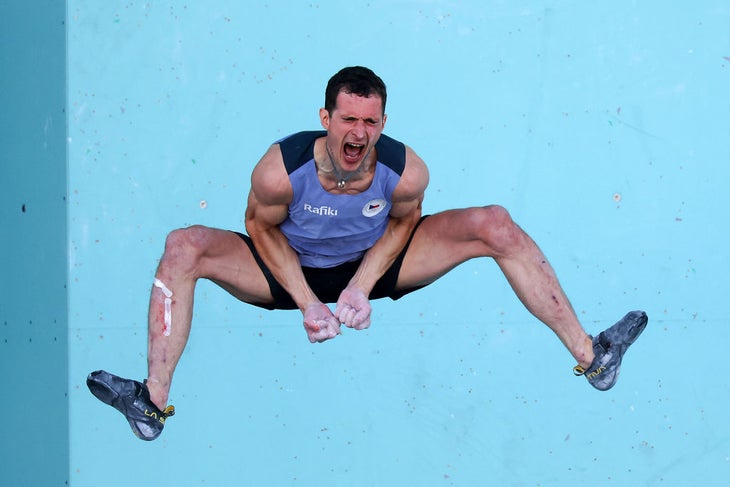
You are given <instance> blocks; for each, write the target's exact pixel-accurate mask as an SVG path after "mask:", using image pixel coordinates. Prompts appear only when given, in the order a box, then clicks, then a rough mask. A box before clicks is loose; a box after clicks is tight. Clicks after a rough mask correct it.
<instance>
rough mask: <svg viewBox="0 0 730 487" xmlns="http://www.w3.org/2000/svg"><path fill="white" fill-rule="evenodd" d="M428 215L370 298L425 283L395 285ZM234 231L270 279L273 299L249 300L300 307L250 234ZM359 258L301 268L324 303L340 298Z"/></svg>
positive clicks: (393, 294)
mask: <svg viewBox="0 0 730 487" xmlns="http://www.w3.org/2000/svg"><path fill="white" fill-rule="evenodd" d="M426 218H427V216H423V217H421V219H420V220H419V221H418V223H417V224H416V226H415V227H414V228H413V232H412V233H411V236H410V237H409V238H408V242H406V245H405V247H403V250H402V251H401V253H400V254H398V257H396V259H395V261H394V262H393V264H392V265H391V266H390V268H388V270H387V271H385V274H383V276H382V277H381V278H380V279H379V280H378V282H377V283H375V287H373V290H372V292H371V293H370V299H380V298H391V299H393V300H395V299H400V298H402V297H403V296H405V295H406V294H408V293H411V292H413V291H416V290H418V289H421V288H422V287H423V286H417V287H413V288H408V289H401V290H399V291H396V290H395V285H396V283H397V282H398V274H399V273H400V268H401V265H403V259H404V258H405V256H406V252H407V251H408V247H409V246H410V244H411V240H413V234H414V233H416V229H417V228H418V226H419V225H420V224H421V222H423V220H424V219H426ZM234 233H236V234H237V235H238V236H239V237H241V238H242V239H243V241H244V242H246V244H247V245H248V248H249V249H250V250H251V253H252V254H253V256H254V258H255V259H256V263H257V264H258V265H259V267H260V268H261V272H263V273H264V277H266V281H267V282H268V283H269V289H270V290H271V295H272V296H273V297H274V302H273V303H253V302H252V303H250V304H253V305H255V306H258V307H260V308H265V309H297V305H296V304H295V303H294V300H293V299H292V297H291V296H290V295H289V293H288V292H287V291H286V289H284V288H283V287H282V286H281V284H279V282H278V281H277V280H276V279H275V278H274V275H273V274H272V273H271V271H270V270H269V268H268V267H267V266H266V264H264V261H263V260H261V256H259V253H258V252H257V251H256V247H254V245H253V242H252V241H251V237H249V236H248V235H244V234H243V233H238V232H234ZM360 262H362V259H358V260H355V261H352V262H346V263H344V264H340V265H338V266H335V267H327V268H322V269H320V268H317V267H305V266H302V272H304V277H305V279H306V280H307V283H308V284H309V287H311V288H312V291H314V294H315V295H316V296H317V297H318V298H319V299H320V301H322V302H323V303H335V302H337V300H338V299H339V297H340V293H341V292H342V290H343V289H345V287H347V284H348V283H349V282H350V279H352V276H354V275H355V272H356V271H357V269H358V267H359V266H360Z"/></svg>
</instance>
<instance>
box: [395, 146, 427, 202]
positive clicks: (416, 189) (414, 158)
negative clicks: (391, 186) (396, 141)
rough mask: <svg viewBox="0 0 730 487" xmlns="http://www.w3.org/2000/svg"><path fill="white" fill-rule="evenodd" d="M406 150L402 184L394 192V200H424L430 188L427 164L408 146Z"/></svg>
mask: <svg viewBox="0 0 730 487" xmlns="http://www.w3.org/2000/svg"><path fill="white" fill-rule="evenodd" d="M404 149H405V164H404V168H403V174H401V178H400V182H399V183H398V186H396V188H395V191H394V192H393V199H394V200H412V199H419V198H423V194H424V193H425V191H426V187H427V186H428V180H429V174H428V167H427V166H426V163H425V162H423V159H421V158H420V157H419V156H418V154H416V152H415V151H414V150H413V149H411V148H410V147H408V146H404Z"/></svg>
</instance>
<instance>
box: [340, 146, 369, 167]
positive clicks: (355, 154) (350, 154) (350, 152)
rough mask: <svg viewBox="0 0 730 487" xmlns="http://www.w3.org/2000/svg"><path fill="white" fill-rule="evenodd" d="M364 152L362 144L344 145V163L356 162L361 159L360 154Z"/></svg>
mask: <svg viewBox="0 0 730 487" xmlns="http://www.w3.org/2000/svg"><path fill="white" fill-rule="evenodd" d="M364 150H365V145H364V144H353V143H350V142H347V143H345V148H344V155H345V161H347V162H350V163H353V162H358V161H359V160H360V159H361V158H362V153H363V151H364Z"/></svg>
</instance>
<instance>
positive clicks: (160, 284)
mask: <svg viewBox="0 0 730 487" xmlns="http://www.w3.org/2000/svg"><path fill="white" fill-rule="evenodd" d="M155 287H159V288H160V289H162V294H164V295H165V297H166V298H171V297H172V291H170V290H169V289H167V286H165V283H164V282H162V281H160V280H159V279H155Z"/></svg>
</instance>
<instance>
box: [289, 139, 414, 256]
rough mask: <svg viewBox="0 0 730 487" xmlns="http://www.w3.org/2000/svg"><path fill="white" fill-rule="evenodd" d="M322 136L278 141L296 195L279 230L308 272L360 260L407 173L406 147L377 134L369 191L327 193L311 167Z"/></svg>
mask: <svg viewBox="0 0 730 487" xmlns="http://www.w3.org/2000/svg"><path fill="white" fill-rule="evenodd" d="M325 135H327V133H326V132H325V131H310V132H299V133H297V134H294V135H291V136H289V137H286V138H284V139H282V140H280V141H278V144H279V146H280V148H281V153H282V155H283V158H284V165H285V167H286V171H287V173H288V174H289V180H290V181H291V185H292V189H293V194H294V195H293V198H292V201H291V203H290V204H289V217H288V218H287V219H286V220H284V222H283V223H282V224H281V226H280V228H281V231H282V232H283V233H284V235H285V236H286V238H287V239H288V240H289V245H290V246H291V247H292V248H293V249H294V250H295V251H296V252H297V254H299V261H300V263H301V264H302V265H303V266H306V267H318V268H324V267H334V266H336V265H339V264H343V263H345V262H351V261H354V260H357V259H359V258H361V257H362V255H363V254H364V253H365V251H366V250H368V249H369V248H370V247H372V246H373V244H375V242H376V241H377V240H378V239H379V238H380V237H381V236H382V235H383V233H384V232H385V228H386V226H387V225H388V218H389V217H388V214H389V213H390V206H391V204H392V198H391V196H392V194H393V190H394V189H395V187H396V185H397V184H398V181H400V177H401V175H402V174H403V169H404V168H405V160H406V151H405V146H404V145H403V144H402V143H401V142H398V141H396V140H395V139H392V138H390V137H388V136H386V135H381V136H380V139H378V142H377V143H376V144H375V150H376V153H377V159H378V160H377V162H376V164H375V173H374V175H373V181H372V184H371V185H370V187H369V188H368V189H367V190H365V191H363V192H362V193H359V194H332V193H329V192H327V191H326V190H325V189H324V188H323V187H322V184H321V183H320V181H319V176H318V175H317V165H316V164H315V162H314V142H315V141H316V140H317V139H318V138H320V137H324V136H325Z"/></svg>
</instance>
